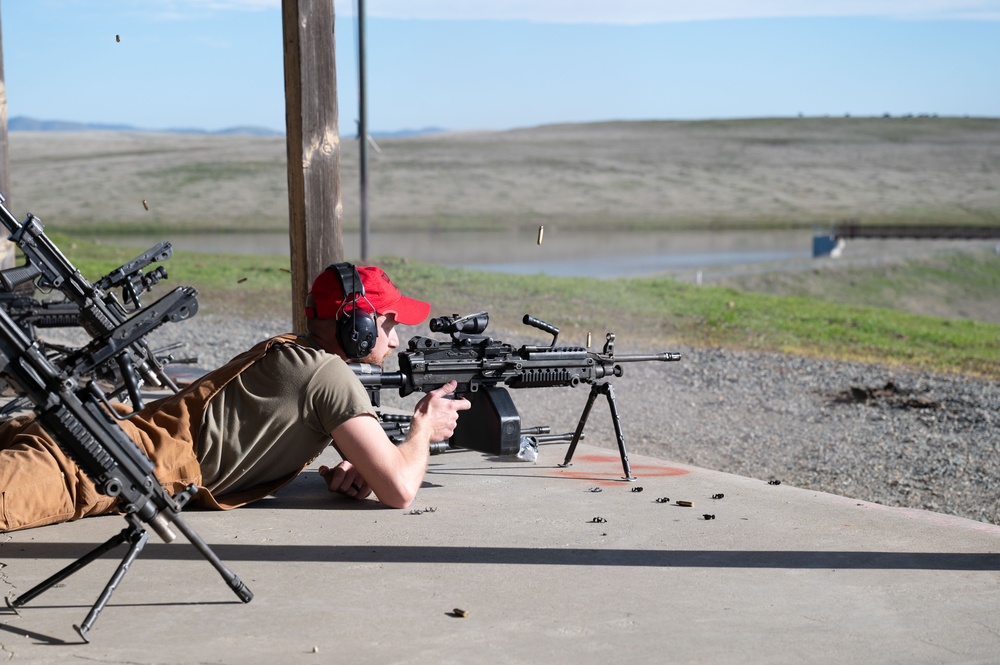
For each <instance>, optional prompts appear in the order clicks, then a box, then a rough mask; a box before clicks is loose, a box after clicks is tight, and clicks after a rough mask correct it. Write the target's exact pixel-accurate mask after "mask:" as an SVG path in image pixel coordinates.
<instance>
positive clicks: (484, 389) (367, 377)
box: [352, 312, 681, 480]
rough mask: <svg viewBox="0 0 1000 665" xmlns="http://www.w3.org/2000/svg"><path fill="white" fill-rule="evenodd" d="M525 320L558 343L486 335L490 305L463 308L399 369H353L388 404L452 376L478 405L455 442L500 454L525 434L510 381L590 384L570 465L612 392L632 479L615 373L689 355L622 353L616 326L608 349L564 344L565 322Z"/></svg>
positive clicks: (434, 326)
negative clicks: (384, 393) (599, 403)
mask: <svg viewBox="0 0 1000 665" xmlns="http://www.w3.org/2000/svg"><path fill="white" fill-rule="evenodd" d="M523 322H524V323H525V324H526V325H529V326H532V327H534V328H537V329H539V330H542V331H544V332H546V333H549V334H551V335H552V343H551V345H549V346H532V345H524V346H521V347H514V346H513V345H511V344H505V343H503V342H500V341H497V340H494V339H492V338H491V337H489V336H487V335H484V334H483V333H484V332H485V331H486V327H487V325H488V324H489V314H487V313H486V312H479V313H477V314H470V315H467V316H459V315H457V314H456V315H453V316H448V317H440V318H435V319H431V321H430V329H431V332H438V333H443V334H446V335H448V336H449V339H447V340H442V339H435V338H431V337H421V336H416V337H413V338H411V339H410V341H409V344H408V348H407V349H406V350H405V351H401V352H400V353H399V354H398V358H399V371H398V372H384V371H383V370H382V368H381V367H377V366H374V365H365V364H358V363H354V364H352V369H354V372H355V374H356V375H357V376H358V377H359V378H360V379H361V383H362V384H363V385H364V386H365V387H366V389H367V390H368V393H369V396H370V397H371V398H372V404H373V405H374V406H379V405H380V397H379V391H380V390H382V389H385V388H398V389H399V394H400V396H401V397H405V396H406V395H409V394H411V393H413V392H415V391H420V392H428V391H431V390H434V389H436V388H439V387H441V386H443V385H444V384H446V383H448V382H449V381H456V382H457V383H458V387H457V389H456V390H455V395H456V396H457V397H465V398H467V399H469V400H470V401H471V402H472V407H471V408H470V409H468V410H465V411H462V412H460V414H459V417H458V425H457V427H456V428H455V433H454V435H453V436H452V438H451V439H450V441H449V443H450V445H451V446H452V447H456V448H468V449H471V450H478V451H481V452H486V453H490V454H494V455H510V454H515V453H517V452H518V451H519V448H520V442H521V436H522V434H523V433H524V432H522V429H521V419H520V415H519V414H518V411H517V408H516V407H515V406H514V403H513V401H512V400H511V397H510V393H509V392H508V391H507V390H506V388H511V389H515V390H516V389H522V388H554V387H563V386H571V387H572V386H578V385H580V384H581V383H585V384H589V385H590V396H589V398H588V399H587V404H586V406H585V407H584V410H583V414H582V415H581V416H580V420H579V422H578V424H577V427H576V431H575V432H574V433H573V436H572V439H571V441H570V446H569V450H568V451H567V453H566V458H565V460H564V461H563V466H568V465H569V464H570V462H571V460H572V459H573V454H574V453H575V451H576V447H577V444H578V443H579V442H580V439H581V438H582V436H583V430H584V427H585V426H586V423H587V418H588V417H589V415H590V411H591V408H592V407H593V406H594V402H595V401H596V400H597V397H598V396H599V395H604V396H605V397H607V401H608V407H609V408H610V410H611V421H612V424H613V425H614V429H615V437H616V439H617V442H618V451H619V453H620V455H621V460H622V469H623V470H624V472H625V478H626V479H627V480H635V477H634V476H633V475H632V470H631V467H630V466H629V461H628V451H627V450H626V447H625V435H624V434H623V432H622V427H621V419H620V417H619V414H618V405H617V402H616V401H615V391H614V387H613V386H612V384H611V383H610V382H609V381H608V379H610V378H611V377H616V376H622V374H623V369H622V363H630V362H645V361H663V362H673V361H678V360H680V359H681V354H679V353H672V352H665V353H655V354H645V355H622V354H616V353H615V350H614V343H615V335H614V333H608V334H607V338H606V341H605V344H604V349H603V350H602V351H600V352H597V351H589V350H587V349H586V348H584V347H575V346H573V347H569V346H563V347H559V346H556V339H557V338H558V335H559V329H558V328H556V327H555V326H552V325H549V324H548V323H545V322H543V321H540V320H538V319H536V318H534V317H532V316H529V315H525V316H524V319H523Z"/></svg>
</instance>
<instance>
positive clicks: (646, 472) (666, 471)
mask: <svg viewBox="0 0 1000 665" xmlns="http://www.w3.org/2000/svg"><path fill="white" fill-rule="evenodd" d="M576 462H586V463H588V465H591V464H598V465H600V466H602V467H603V466H610V467H611V468H610V469H607V471H605V469H603V468H602V469H600V470H595V469H594V468H593V467H591V468H590V469H589V470H582V469H581V470H570V469H560V470H559V471H558V473H559V475H560V476H563V477H567V478H575V479H578V480H587V481H590V482H592V483H597V484H598V485H617V484H619V483H621V482H622V481H623V478H624V475H623V470H622V460H621V458H620V457H617V456H614V455H581V456H579V457H574V458H573V463H576ZM629 466H630V467H631V468H632V475H633V476H636V477H638V478H639V480H642V479H643V478H666V477H669V476H683V475H686V474H688V473H690V471H688V470H687V469H678V468H677V467H674V466H666V465H662V466H661V465H658V464H631V465H629ZM605 473H607V474H609V475H616V474H617V476H618V477H617V478H595V475H596V474H600V475H602V476H603V475H605Z"/></svg>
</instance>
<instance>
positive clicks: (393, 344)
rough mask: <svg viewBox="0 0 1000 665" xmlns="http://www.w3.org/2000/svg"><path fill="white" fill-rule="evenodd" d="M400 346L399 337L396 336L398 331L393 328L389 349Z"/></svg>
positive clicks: (390, 332) (390, 334) (390, 333)
mask: <svg viewBox="0 0 1000 665" xmlns="http://www.w3.org/2000/svg"><path fill="white" fill-rule="evenodd" d="M397 346H399V335H397V334H396V329H395V328H393V329H392V330H390V331H389V348H390V349H395V348H396V347H397Z"/></svg>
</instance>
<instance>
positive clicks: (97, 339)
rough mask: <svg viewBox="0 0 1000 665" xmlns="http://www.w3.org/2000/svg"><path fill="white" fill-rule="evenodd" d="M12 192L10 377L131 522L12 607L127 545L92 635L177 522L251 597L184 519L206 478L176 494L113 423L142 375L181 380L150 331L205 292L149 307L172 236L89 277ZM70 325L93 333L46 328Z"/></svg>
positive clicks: (6, 298) (183, 290)
mask: <svg viewBox="0 0 1000 665" xmlns="http://www.w3.org/2000/svg"><path fill="white" fill-rule="evenodd" d="M3 202H4V199H3V196H2V195H0V222H2V223H3V225H4V226H5V227H6V228H7V230H8V231H9V232H10V237H9V239H10V241H11V242H13V243H15V244H16V245H17V246H18V248H19V249H20V250H21V252H22V254H23V255H24V258H25V261H26V262H25V264H24V265H22V266H18V267H15V268H10V269H8V270H4V271H0V284H2V285H3V287H4V289H5V290H6V292H5V293H3V297H2V298H0V378H2V379H3V380H5V381H6V382H7V384H8V385H9V386H10V387H11V388H12V389H13V390H14V391H15V392H16V393H17V395H18V396H19V398H20V399H22V400H26V401H27V402H28V403H30V404H31V405H32V406H33V409H34V411H35V414H36V416H37V420H38V422H39V423H40V424H41V426H42V427H43V428H44V429H45V430H46V431H47V432H48V433H49V434H50V435H51V436H52V438H53V439H55V441H56V442H57V443H58V444H59V446H60V447H61V448H62V449H63V450H64V451H65V452H66V454H67V455H69V456H70V457H71V458H72V459H73V461H74V462H76V464H77V465H78V466H79V467H80V468H81V469H82V470H83V471H84V472H85V473H86V474H87V476H88V477H89V478H90V479H91V480H92V481H93V482H94V484H95V485H96V487H97V489H98V490H99V491H100V492H102V493H103V494H105V495H107V496H110V497H113V498H115V499H117V503H118V508H119V510H120V511H121V512H122V513H123V514H124V517H125V520H126V521H127V522H128V526H127V527H126V528H124V529H123V530H122V531H121V532H120V533H119V534H117V535H115V536H113V537H112V538H110V539H109V540H108V541H107V542H105V543H104V544H102V545H100V546H99V547H97V548H95V549H94V550H92V551H91V552H89V553H87V554H86V555H84V556H83V557H82V558H80V559H79V560H77V561H76V562H74V563H72V564H70V565H69V566H67V567H66V568H64V569H62V570H61V571H59V572H57V573H56V574H54V575H52V576H51V577H49V578H48V579H46V580H45V581H43V582H41V583H40V584H38V585H37V586H35V587H34V588H32V589H30V590H29V591H28V592H26V593H24V594H21V595H20V596H19V597H18V598H16V599H13V600H11V598H10V597H7V598H6V601H7V605H8V607H9V608H10V609H11V610H13V611H15V612H16V611H17V609H18V608H19V607H21V606H23V605H24V604H26V603H27V602H29V601H30V600H31V599H33V598H35V597H37V596H38V595H40V594H41V593H43V592H44V591H46V590H47V589H50V588H52V587H53V586H55V585H56V584H58V583H59V582H61V581H62V580H64V579H66V578H67V577H69V576H70V575H72V574H73V573H74V572H76V571H78V570H80V569H81V568H83V567H84V566H86V565H87V564H89V563H90V562H92V561H94V560H96V559H97V558H99V557H101V556H102V555H104V554H105V553H107V552H109V551H110V550H112V549H114V548H115V547H117V546H118V545H121V544H127V545H128V552H127V553H126V555H125V558H124V559H123V560H122V562H121V564H120V565H119V566H118V568H117V569H116V571H115V573H114V575H113V576H112V578H111V580H110V581H109V582H108V584H107V585H106V587H105V589H104V591H103V592H102V594H101V595H100V596H99V597H98V599H97V601H96V602H95V604H94V605H93V607H92V608H91V610H90V612H89V613H88V615H87V617H86V618H85V620H84V621H83V622H82V623H81V624H80V625H79V626H76V629H77V632H78V633H79V634H80V637H81V638H83V639H84V640H85V641H88V640H87V632H88V631H89V630H90V628H91V627H92V626H93V624H94V622H95V621H96V620H97V617H98V615H99V614H100V612H101V610H102V609H103V608H104V606H105V605H106V604H107V602H108V600H109V599H110V597H111V594H112V592H113V591H114V589H115V588H116V587H117V586H118V583H119V582H120V581H121V579H122V578H123V577H124V576H125V573H126V572H128V569H129V567H130V566H131V564H132V562H133V561H134V560H135V558H136V557H137V556H138V555H139V552H140V551H141V550H142V548H143V546H144V545H145V544H146V541H147V539H148V536H149V534H148V533H147V531H146V527H149V528H151V529H153V531H155V532H156V533H157V535H159V536H160V537H161V538H162V539H163V540H164V542H168V543H169V542H171V541H173V540H174V539H175V537H176V536H175V534H174V532H173V528H176V529H177V530H179V531H180V532H181V533H183V534H184V536H185V537H186V538H187V539H188V541H189V542H190V543H191V544H192V545H193V546H194V547H195V548H196V549H197V550H198V551H199V552H200V553H201V554H202V556H204V557H205V559H207V560H208V561H209V563H210V564H212V565H213V566H214V567H215V568H216V570H217V571H218V572H219V574H220V575H221V576H222V578H223V579H224V580H225V581H226V582H227V584H228V585H229V586H230V588H231V589H232V590H233V592H234V593H236V595H237V596H238V597H239V598H240V599H241V600H242V601H243V602H249V601H250V600H251V598H253V594H252V593H251V592H250V590H249V589H248V588H247V587H246V586H245V585H244V584H243V582H242V581H241V580H240V579H239V578H238V577H237V576H236V575H234V574H233V573H232V572H231V571H230V570H229V569H228V568H227V567H226V566H225V564H223V563H222V561H220V560H219V558H218V557H217V556H216V555H215V553H214V552H213V551H212V550H211V549H210V548H209V547H208V545H207V544H206V543H205V541H204V540H202V539H201V537H200V536H198V534H197V533H196V532H195V531H194V530H193V529H191V527H190V526H188V524H187V523H186V522H185V521H184V519H183V518H182V517H181V510H182V509H183V508H184V506H185V504H187V502H188V501H190V500H191V499H192V498H193V497H194V495H195V494H196V493H197V488H196V487H195V486H193V485H191V486H189V487H187V488H185V489H184V490H183V491H181V492H179V493H177V494H175V495H172V496H171V495H170V494H169V493H167V491H166V490H165V489H164V488H163V487H162V486H161V485H160V483H159V481H158V480H157V479H156V476H155V475H154V473H153V470H154V466H153V463H152V461H150V459H149V458H148V457H146V455H145V454H144V453H143V452H142V450H140V448H139V447H138V446H137V445H136V444H135V443H134V442H133V441H132V440H131V439H130V438H129V437H128V436H127V435H126V434H125V432H124V431H123V430H122V428H121V427H120V426H119V425H118V423H117V422H116V421H115V418H116V417H118V416H117V413H116V410H115V409H114V408H113V407H112V406H111V404H110V400H111V399H122V398H127V399H128V400H129V401H130V402H131V404H132V407H133V409H135V410H138V409H141V408H142V407H143V399H142V394H141V389H142V386H143V385H152V386H156V387H167V388H169V389H171V390H174V391H176V390H177V386H176V385H175V384H174V382H173V381H171V380H170V378H169V377H168V376H167V375H166V373H165V372H164V362H163V359H162V358H161V357H159V356H158V355H157V353H156V352H154V351H153V350H152V349H150V347H149V345H148V343H147V342H146V336H147V335H148V334H149V333H150V332H152V331H153V330H155V329H157V328H159V327H160V326H162V325H163V324H165V323H168V322H181V321H185V320H187V319H189V318H191V317H192V316H194V314H195V313H196V312H197V311H198V300H197V291H196V290H195V289H194V288H192V287H184V286H181V287H177V288H175V289H174V290H172V291H171V292H170V293H168V294H166V295H165V296H163V297H161V298H160V299H158V300H156V301H155V302H154V303H152V304H150V305H142V303H141V302H140V296H141V294H142V293H144V292H146V291H148V290H149V289H150V288H151V287H152V286H153V285H155V284H156V283H157V282H159V281H160V280H161V279H163V278H165V277H166V271H165V270H164V269H163V268H162V267H157V268H155V269H153V270H151V271H148V272H144V271H145V270H146V268H147V267H148V266H149V265H150V264H151V263H154V262H158V261H162V260H164V259H166V258H169V256H170V255H171V249H170V245H169V243H161V244H159V245H157V246H156V247H154V248H152V249H150V250H149V251H147V252H145V253H143V254H142V255H140V256H138V257H136V258H135V259H133V260H132V261H130V262H129V263H126V264H125V265H123V266H121V267H120V268H118V269H117V270H115V271H112V272H111V273H109V274H108V275H106V276H105V277H103V278H101V279H100V280H98V281H97V282H90V281H88V280H87V279H86V278H84V277H83V275H81V274H80V271H79V270H77V269H76V268H75V267H74V266H73V264H71V263H70V262H69V260H68V259H67V258H66V257H65V256H64V255H63V253H62V252H61V251H59V248H58V247H56V246H55V244H53V243H52V241H51V240H50V239H49V238H48V237H47V236H46V235H45V231H44V228H43V227H42V223H41V221H40V220H39V219H38V218H37V217H35V216H34V215H31V214H30V213H29V214H28V216H27V219H26V220H25V221H24V222H23V223H22V222H19V221H18V220H17V219H16V218H15V217H14V216H13V215H12V214H11V213H10V211H9V210H8V209H7V207H6V206H5V205H4V204H3ZM28 282H31V283H33V284H34V287H35V288H36V289H38V290H40V291H45V292H60V293H61V294H62V295H63V297H64V300H61V301H55V302H53V303H46V302H40V301H36V300H34V298H33V295H20V294H18V293H17V292H16V291H15V289H18V288H19V287H20V286H21V285H24V284H27V283H28ZM66 325H78V326H79V327H80V328H82V329H83V330H84V331H86V333H87V336H89V338H90V341H89V342H87V343H85V344H84V345H83V346H80V347H67V346H63V347H57V346H54V345H47V344H45V343H43V342H42V341H41V340H40V339H38V335H37V329H38V328H44V327H52V326H58V327H64V326H66Z"/></svg>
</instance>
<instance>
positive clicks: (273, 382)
mask: <svg viewBox="0 0 1000 665" xmlns="http://www.w3.org/2000/svg"><path fill="white" fill-rule="evenodd" d="M359 415H370V416H372V417H373V418H377V415H376V413H375V409H374V408H373V407H372V405H371V400H370V399H369V397H368V393H367V392H366V391H365V389H364V387H363V386H362V385H361V382H360V381H359V380H358V379H357V377H356V376H355V375H354V372H353V371H352V370H351V369H350V368H349V367H348V366H347V363H345V362H344V360H343V359H342V358H340V357H339V356H335V355H333V354H330V353H327V352H325V351H323V350H321V349H317V348H313V347H306V346H299V345H297V344H280V345H277V346H275V347H273V348H272V349H270V350H269V351H268V352H267V354H266V355H265V356H264V357H263V358H261V359H260V360H258V361H257V362H255V363H254V364H253V365H251V366H250V367H249V368H247V369H246V370H244V371H243V372H242V373H241V374H240V375H239V376H237V377H236V378H235V379H233V380H232V381H231V382H229V383H228V384H227V385H226V387H225V388H223V390H222V391H220V392H219V394H217V395H216V396H215V397H214V398H212V400H211V401H210V402H209V404H208V406H207V407H206V409H205V419H204V422H203V423H202V428H201V436H200V439H199V442H198V461H199V463H200V464H201V470H202V482H203V483H204V484H205V487H207V488H208V489H209V490H211V491H212V493H213V494H215V495H217V496H218V495H222V494H226V493H230V492H239V491H242V490H245V489H248V488H250V487H254V486H255V485H259V484H261V483H265V482H269V481H273V480H276V479H279V478H283V477H287V476H289V475H291V474H293V473H297V472H298V471H300V470H301V469H302V468H303V467H304V466H306V465H307V464H309V462H311V461H312V460H313V459H315V458H316V456H317V455H319V454H320V453H321V452H323V449H324V448H326V447H327V446H328V445H329V444H330V440H331V439H330V432H332V431H333V430H334V429H336V428H337V427H339V426H340V425H341V424H343V423H344V422H346V421H347V420H350V419H351V418H354V417H355V416H359Z"/></svg>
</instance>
